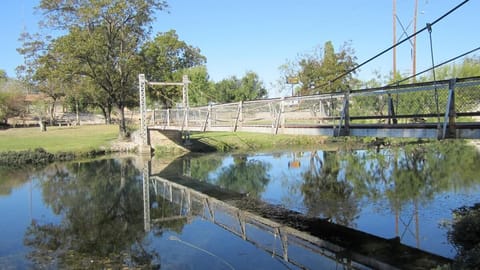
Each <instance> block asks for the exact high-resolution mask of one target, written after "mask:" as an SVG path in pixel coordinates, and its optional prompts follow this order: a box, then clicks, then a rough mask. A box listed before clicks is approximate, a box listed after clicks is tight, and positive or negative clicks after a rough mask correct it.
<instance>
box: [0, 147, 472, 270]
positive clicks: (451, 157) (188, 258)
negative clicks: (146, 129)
mask: <svg viewBox="0 0 480 270" xmlns="http://www.w3.org/2000/svg"><path fill="white" fill-rule="evenodd" d="M145 168H147V165H146V163H142V162H141V161H140V160H138V159H133V158H130V159H128V158H127V159H125V158H124V159H107V160H97V161H92V162H74V163H67V164H52V165H49V166H48V167H46V168H42V169H22V170H7V169H3V170H2V171H1V172H0V215H1V217H2V218H1V219H0V239H1V240H0V269H22V268H47V269H50V268H62V269H64V268H79V269H83V268H93V269H96V268H101V267H106V268H119V267H122V266H129V267H135V266H139V267H144V266H146V265H149V266H153V267H152V268H155V267H157V268H160V267H161V268H162V269H252V268H255V269H296V268H307V269H342V267H343V266H342V264H341V263H340V262H339V261H338V259H335V255H333V256H329V254H328V253H325V252H324V254H323V255H320V254H319V253H318V252H315V250H316V249H315V248H314V247H310V246H309V245H310V244H308V245H307V244H305V243H304V242H302V241H303V240H302V238H301V237H291V236H289V241H290V242H289V243H288V261H287V260H285V258H286V254H285V252H284V249H283V247H282V240H281V239H282V237H281V234H280V233H277V232H276V231H272V230H271V229H270V228H269V227H268V226H266V225H261V226H260V225H258V224H257V225H255V224H256V223H255V222H253V223H252V222H247V224H243V226H244V227H243V230H242V222H241V219H239V217H238V214H232V211H233V212H234V213H237V212H235V211H236V210H235V209H233V210H232V209H231V208H229V206H222V204H220V203H216V202H215V198H210V197H201V196H206V195H202V194H200V195H195V194H197V193H195V192H194V191H191V190H190V189H188V188H182V187H180V188H179V187H178V186H172V185H170V184H169V182H168V181H167V182H165V181H164V180H162V179H163V178H166V179H171V180H176V181H178V180H179V179H180V180H181V179H196V180H195V181H197V182H198V184H199V186H200V187H203V188H205V187H210V186H213V185H215V186H218V187H221V188H223V189H224V190H228V191H234V193H232V194H242V196H246V197H248V198H256V199H261V200H262V201H264V202H267V203H268V204H269V205H273V206H279V207H282V209H290V210H294V211H296V212H300V213H303V214H304V215H306V216H310V217H318V218H322V219H325V220H328V221H330V222H332V223H335V224H338V225H343V226H347V227H349V228H353V229H356V230H360V231H364V232H367V233H370V234H373V235H376V236H379V237H383V238H394V237H397V236H398V237H400V240H401V243H402V244H404V245H408V246H411V247H418V248H420V249H422V250H426V251H428V252H431V253H434V254H438V255H442V256H445V257H449V258H454V257H455V255H456V251H455V248H454V247H453V246H452V244H451V243H449V241H448V238H447V232H448V230H449V224H450V223H451V220H452V210H454V209H457V208H459V207H462V206H465V205H467V206H469V205H473V204H474V203H478V202H480V174H479V173H478V168H480V156H479V154H478V152H476V151H475V150H474V149H473V148H470V147H467V146H464V145H461V144H459V143H448V144H445V143H443V144H430V145H424V146H419V145H409V146H405V147H403V148H401V149H382V150H380V151H367V150H339V151H323V150H316V151H304V152H278V153H256V154H233V155H192V156H185V157H182V158H180V159H177V160H174V161H167V162H166V161H160V160H156V159H153V160H152V162H151V166H150V168H149V169H150V171H151V174H152V175H158V176H161V177H162V178H158V179H156V178H155V177H152V178H150V179H148V181H144V180H145V177H144V176H145V174H142V172H144V171H145ZM189 181H191V180H189ZM147 191H148V192H147ZM198 196H200V197H198ZM205 198H207V199H205ZM222 207H223V208H222ZM254 219H255V218H254ZM239 221H240V222H239ZM239 224H240V225H239ZM245 228H246V229H245ZM245 230H246V231H247V232H248V234H242V232H243V231H245ZM293 238H295V239H294V240H295V241H293V240H292V239H293ZM299 239H300V240H299ZM357 267H358V268H360V269H363V268H367V267H364V266H361V265H357Z"/></svg>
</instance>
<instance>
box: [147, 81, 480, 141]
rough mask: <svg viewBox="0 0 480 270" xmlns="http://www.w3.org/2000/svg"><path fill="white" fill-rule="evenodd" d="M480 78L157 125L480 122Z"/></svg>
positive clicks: (214, 110)
mask: <svg viewBox="0 0 480 270" xmlns="http://www.w3.org/2000/svg"><path fill="white" fill-rule="evenodd" d="M478 116H480V77H473V78H464V79H455V80H446V81H437V82H428V83H418V84H410V85H399V86H389V87H382V88H373V89H364V90H356V91H348V92H338V93H329V94H320V95H312V96H300V97H285V98H272V99H263V100H254V101H243V102H235V103H227V104H213V105H209V106H202V107H192V108H188V109H184V108H179V109H169V110H157V111H155V113H154V119H155V124H156V125H161V126H162V125H163V126H176V127H179V126H181V127H182V129H187V130H188V129H189V128H192V127H195V128H196V129H197V130H198V129H200V130H204V131H205V130H215V128H223V130H225V129H226V128H228V129H230V130H231V131H237V130H238V129H239V128H245V127H264V128H271V129H272V133H276V132H277V131H278V129H279V128H284V127H312V126H321V125H324V126H333V127H336V126H338V129H339V130H341V129H344V128H346V129H348V126H349V125H351V124H391V125H395V124H418V123H438V124H439V125H443V126H446V125H450V126H452V125H454V124H455V122H476V121H477V120H476V119H477V118H478Z"/></svg>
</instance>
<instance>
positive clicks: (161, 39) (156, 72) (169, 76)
mask: <svg viewBox="0 0 480 270" xmlns="http://www.w3.org/2000/svg"><path fill="white" fill-rule="evenodd" d="M140 55H141V59H142V69H143V73H145V75H146V79H147V80H149V81H156V82H180V81H181V80H182V75H183V74H184V73H186V70H188V69H190V68H193V67H198V66H202V65H204V64H205V62H206V61H207V58H206V57H205V56H203V55H202V54H201V53H200V49H198V48H196V47H193V46H191V45H188V44H187V43H186V42H185V41H182V40H180V39H179V37H178V35H177V33H176V31H175V30H170V31H168V32H166V33H159V34H157V36H156V37H155V38H154V39H153V40H152V41H147V42H146V43H145V44H144V45H143V46H142V48H141V51H140ZM194 83H196V82H194ZM149 96H150V98H152V99H153V100H155V101H160V102H161V103H163V104H164V106H165V107H172V105H173V103H174V102H175V101H178V100H179V99H180V98H181V90H180V91H179V87H176V86H161V87H158V86H155V87H150V89H149Z"/></svg>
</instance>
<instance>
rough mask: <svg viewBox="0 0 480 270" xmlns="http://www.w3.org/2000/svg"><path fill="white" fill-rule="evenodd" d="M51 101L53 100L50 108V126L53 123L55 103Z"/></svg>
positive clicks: (54, 100)
mask: <svg viewBox="0 0 480 270" xmlns="http://www.w3.org/2000/svg"><path fill="white" fill-rule="evenodd" d="M52 99H53V102H52V106H50V125H53V124H54V122H55V103H56V101H57V100H56V99H54V98H52Z"/></svg>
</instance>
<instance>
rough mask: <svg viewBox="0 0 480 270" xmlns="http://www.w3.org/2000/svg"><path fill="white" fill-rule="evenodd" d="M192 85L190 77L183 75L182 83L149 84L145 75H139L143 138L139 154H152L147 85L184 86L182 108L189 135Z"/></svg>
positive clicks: (141, 132)
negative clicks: (190, 84)
mask: <svg viewBox="0 0 480 270" xmlns="http://www.w3.org/2000/svg"><path fill="white" fill-rule="evenodd" d="M189 83H190V81H189V79H188V76H187V75H183V78H182V82H149V81H147V80H146V79H145V74H139V75H138V89H139V95H140V137H141V140H142V142H141V145H140V147H139V148H140V149H139V152H140V154H148V155H150V154H151V147H150V141H149V136H148V128H147V98H146V93H145V88H146V86H147V85H151V86H154V85H163V86H167V85H173V86H182V87H183V88H182V96H183V100H182V106H183V108H182V109H183V110H184V122H185V130H186V132H187V133H188V110H189V106H190V105H189V102H188V84H189Z"/></svg>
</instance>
